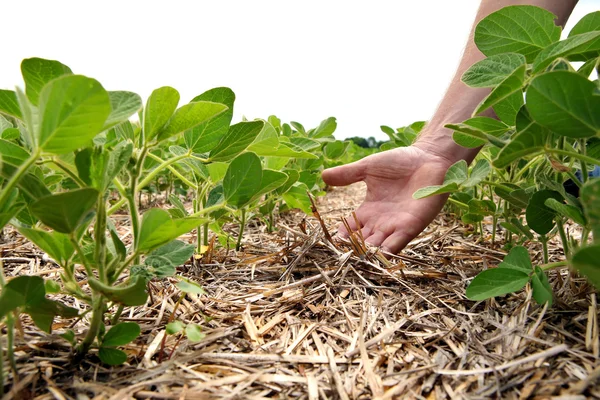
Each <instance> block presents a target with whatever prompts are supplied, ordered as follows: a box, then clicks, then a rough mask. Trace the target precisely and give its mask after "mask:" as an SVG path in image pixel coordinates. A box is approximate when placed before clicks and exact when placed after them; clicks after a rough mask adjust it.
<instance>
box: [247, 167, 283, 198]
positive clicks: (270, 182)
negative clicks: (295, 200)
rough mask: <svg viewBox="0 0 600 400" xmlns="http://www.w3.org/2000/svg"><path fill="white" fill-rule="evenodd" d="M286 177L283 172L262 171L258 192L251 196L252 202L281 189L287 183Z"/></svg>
mask: <svg viewBox="0 0 600 400" xmlns="http://www.w3.org/2000/svg"><path fill="white" fill-rule="evenodd" d="M287 178H288V176H287V175H286V174H285V172H279V171H273V170H272V169H263V171H262V179H261V181H260V190H259V191H258V192H256V193H255V194H254V196H252V200H251V201H254V200H257V199H258V198H259V197H260V196H262V195H263V194H267V193H269V192H272V191H273V190H275V189H277V188H279V187H281V186H282V185H283V184H285V182H286V181H287Z"/></svg>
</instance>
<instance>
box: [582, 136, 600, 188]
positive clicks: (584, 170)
mask: <svg viewBox="0 0 600 400" xmlns="http://www.w3.org/2000/svg"><path fill="white" fill-rule="evenodd" d="M585 153H586V140H585V139H581V140H579V154H581V155H584V156H585V155H586V154H585ZM596 165H598V164H596ZM581 178H582V180H583V183H586V182H587V181H588V169H587V164H586V163H585V160H582V161H581Z"/></svg>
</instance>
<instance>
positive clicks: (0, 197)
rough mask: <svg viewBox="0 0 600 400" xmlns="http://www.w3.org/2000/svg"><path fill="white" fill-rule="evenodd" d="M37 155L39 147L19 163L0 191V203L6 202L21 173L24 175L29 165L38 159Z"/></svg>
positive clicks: (21, 175) (38, 154)
mask: <svg viewBox="0 0 600 400" xmlns="http://www.w3.org/2000/svg"><path fill="white" fill-rule="evenodd" d="M39 156H40V150H39V149H38V150H36V151H34V152H33V153H31V155H30V156H29V158H28V159H27V160H25V162H24V163H23V164H21V166H20V167H19V168H18V169H17V170H16V171H15V173H14V174H13V175H12V176H11V177H10V179H9V180H8V182H7V183H6V185H5V186H4V187H3V188H2V190H1V191H0V192H1V193H0V204H2V205H4V204H6V202H7V201H8V197H9V196H10V194H11V192H12V190H13V189H14V188H15V186H17V183H19V181H20V180H21V178H22V177H23V175H25V173H26V172H27V170H28V169H29V167H31V166H32V165H33V164H34V163H35V162H36V160H37V159H38V157H39Z"/></svg>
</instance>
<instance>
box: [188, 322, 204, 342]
mask: <svg viewBox="0 0 600 400" xmlns="http://www.w3.org/2000/svg"><path fill="white" fill-rule="evenodd" d="M185 336H186V337H187V338H188V339H189V341H190V342H199V341H201V340H202V339H204V333H202V331H201V328H200V326H198V325H196V324H187V326H186V327H185Z"/></svg>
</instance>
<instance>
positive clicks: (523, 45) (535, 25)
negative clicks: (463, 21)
mask: <svg viewBox="0 0 600 400" xmlns="http://www.w3.org/2000/svg"><path fill="white" fill-rule="evenodd" d="M554 18H555V16H554V14H552V13H551V12H549V11H546V10H544V9H543V8H539V7H535V6H509V7H504V8H502V9H500V10H498V11H496V12H493V13H491V14H490V15H488V16H487V17H485V18H484V19H482V20H481V21H480V22H479V24H477V27H476V28H475V43H476V44H477V47H478V48H479V50H481V52H482V53H483V54H485V55H486V56H488V57H489V56H493V55H495V54H501V53H519V54H522V55H524V56H525V58H526V60H527V62H532V61H533V59H534V58H535V56H536V55H537V54H538V53H539V52H540V51H541V50H542V49H543V48H545V47H547V46H548V45H550V44H552V43H554V42H556V41H558V40H559V38H560V31H561V29H560V28H559V27H558V26H556V25H555V24H554Z"/></svg>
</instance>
